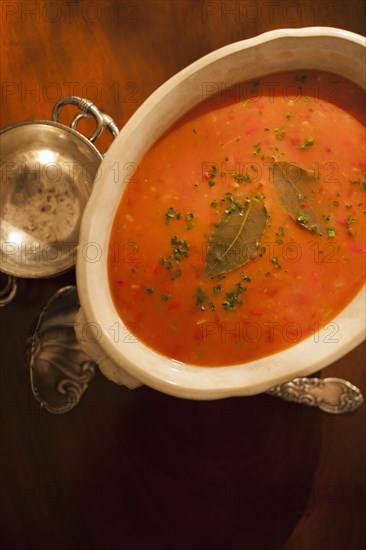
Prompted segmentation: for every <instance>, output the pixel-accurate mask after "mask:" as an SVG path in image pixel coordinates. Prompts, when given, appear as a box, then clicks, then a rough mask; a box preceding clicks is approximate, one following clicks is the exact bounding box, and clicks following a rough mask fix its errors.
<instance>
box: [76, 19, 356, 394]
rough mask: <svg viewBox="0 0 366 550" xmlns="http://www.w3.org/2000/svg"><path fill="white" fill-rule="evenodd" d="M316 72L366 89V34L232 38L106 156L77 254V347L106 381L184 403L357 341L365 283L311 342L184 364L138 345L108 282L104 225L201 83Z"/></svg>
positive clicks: (303, 366) (306, 365)
mask: <svg viewBox="0 0 366 550" xmlns="http://www.w3.org/2000/svg"><path fill="white" fill-rule="evenodd" d="M293 69H299V70H302V69H320V70H326V71H331V72H335V73H337V74H339V75H341V76H344V77H346V78H348V79H350V80H352V81H354V82H355V83H357V84H358V85H360V86H362V87H363V88H365V39H364V38H363V37H361V36H358V35H356V34H353V33H350V32H347V31H344V30H340V29H334V28H327V27H310V28H303V29H280V30H275V31H271V32H268V33H265V34H262V35H260V36H258V37H256V38H251V39H249V40H244V41H242V42H237V43H234V44H231V45H229V46H225V47H224V48H221V49H219V50H217V51H214V52H212V53H210V54H208V55H206V56H205V57H203V58H201V59H199V60H198V61H196V62H195V63H193V64H192V65H190V66H189V67H187V68H186V69H184V70H182V71H181V72H179V73H178V74H177V75H176V76H174V77H173V78H171V79H170V80H168V81H167V82H166V83H165V84H163V85H162V86H161V87H160V88H159V89H158V90H157V91H156V92H154V93H153V94H152V95H151V96H150V97H149V98H148V99H147V100H146V101H145V102H144V103H143V105H142V106H141V107H140V108H139V109H138V110H137V111H136V113H135V114H134V115H133V116H132V118H131V119H130V120H129V121H128V123H127V124H126V126H125V127H124V128H123V129H122V130H121V132H120V134H119V135H118V137H117V139H116V140H115V141H114V143H113V144H112V146H111V147H110V149H109V151H108V154H107V155H106V157H105V158H104V160H103V162H102V165H101V169H100V173H99V175H98V177H97V179H96V182H95V185H94V190H93V192H92V195H91V197H90V200H89V202H88V205H87V208H86V210H85V214H84V217H83V220H82V226H81V233H80V245H79V252H78V258H77V285H78V291H79V296H80V303H81V308H82V309H81V311H80V313H79V316H78V319H77V322H76V332H77V335H78V338H79V340H80V342H81V343H82V346H83V347H84V348H85V350H86V351H87V352H88V353H89V355H91V356H92V357H93V358H94V359H95V360H96V361H97V362H98V364H99V366H100V369H101V370H102V372H103V373H104V374H105V376H107V377H108V378H109V379H110V380H112V381H114V382H116V383H118V384H124V385H126V386H128V387H131V388H132V387H137V386H139V385H141V384H147V385H149V386H151V387H153V388H156V389H158V390H160V391H162V392H165V393H168V394H171V395H175V396H179V397H186V398H191V399H216V398H220V397H227V396H234V395H251V394H255V393H260V392H263V391H265V390H267V389H269V388H270V387H272V386H274V385H276V384H279V383H282V382H285V381H287V380H291V379H293V378H296V377H298V376H304V375H308V374H311V373H313V372H315V371H317V370H319V369H321V368H323V367H325V366H327V365H329V364H330V363H332V362H334V361H335V360H336V359H338V358H339V357H341V356H343V355H345V354H346V353H347V352H349V351H350V350H351V349H352V348H354V347H355V346H357V345H358V344H359V343H360V342H361V341H362V340H363V338H364V333H365V288H363V289H362V291H361V292H360V293H359V294H358V295H357V296H356V297H355V298H354V300H353V301H352V302H351V303H350V304H349V305H348V306H347V307H346V308H345V309H344V310H343V311H342V312H341V313H340V315H338V317H337V318H335V319H334V327H336V328H337V333H336V334H334V336H333V338H331V340H332V341H329V335H330V332H329V329H328V330H327V331H324V330H321V331H320V333H319V335H318V341H314V337H311V338H308V339H306V340H304V341H302V342H300V343H298V344H296V345H294V346H293V347H291V348H289V349H287V350H285V351H282V352H280V353H277V354H274V355H271V356H269V357H265V358H263V359H259V360H256V361H252V362H249V363H245V364H242V365H235V366H227V367H215V368H207V367H198V366H193V365H186V364H181V363H179V362H177V361H174V360H171V359H169V358H167V357H164V356H162V355H159V354H158V353H156V352H155V351H152V350H151V349H150V348H148V347H146V346H145V345H144V344H142V343H140V342H137V341H136V340H135V339H134V338H133V337H132V336H131V335H129V333H128V331H127V330H126V329H125V328H124V327H123V323H122V321H121V320H120V318H119V316H118V313H117V311H116V309H115V307H114V305H113V302H112V299H111V295H110V292H109V286H108V276H107V250H108V242H109V236H110V231H111V226H112V222H113V218H114V215H115V211H116V208H117V205H118V203H119V200H120V197H121V195H122V193H123V191H124V189H125V186H126V183H127V181H128V177H129V174H130V173H131V170H132V167H133V166H134V165H135V164H137V163H138V162H139V161H140V159H141V157H142V156H143V155H144V153H145V152H146V151H147V150H148V149H149V148H150V146H151V145H152V144H153V143H154V142H155V141H156V140H157V139H158V138H159V136H160V135H161V134H162V133H163V132H164V131H165V130H166V129H168V128H169V127H170V126H171V125H172V124H173V123H174V122H175V121H176V120H177V119H179V118H180V117H181V116H182V115H183V114H184V113H186V112H187V111H188V110H190V109H191V108H192V107H193V106H195V105H197V104H198V103H200V102H201V100H202V90H203V87H204V86H206V85H207V83H216V84H217V85H220V84H221V83H222V82H224V83H225V85H226V86H230V85H233V84H235V83H238V82H241V81H243V80H246V81H247V80H249V81H250V80H254V79H256V78H258V77H261V76H264V75H266V74H270V73H275V72H280V71H285V70H293Z"/></svg>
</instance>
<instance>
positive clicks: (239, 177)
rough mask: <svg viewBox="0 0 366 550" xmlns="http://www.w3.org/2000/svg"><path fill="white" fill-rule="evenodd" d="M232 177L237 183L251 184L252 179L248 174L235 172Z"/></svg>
mask: <svg viewBox="0 0 366 550" xmlns="http://www.w3.org/2000/svg"><path fill="white" fill-rule="evenodd" d="M231 177H232V178H233V179H234V181H236V183H242V182H251V181H252V178H251V177H250V176H248V175H247V174H241V173H240V172H233V173H232V174H231Z"/></svg>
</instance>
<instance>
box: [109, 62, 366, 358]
mask: <svg viewBox="0 0 366 550" xmlns="http://www.w3.org/2000/svg"><path fill="white" fill-rule="evenodd" d="M215 91H216V92H217V91H218V90H217V89H216V90H215ZM206 92H207V90H206ZM364 101H365V95H364V91H363V90H362V89H361V88H359V87H358V86H356V85H355V84H353V83H351V82H350V81H348V80H346V79H343V78H341V77H339V76H338V75H334V74H330V73H323V72H318V71H301V72H292V73H289V72H286V73H282V74H276V75H270V76H268V77H265V78H261V79H260V80H259V81H256V82H246V83H242V84H240V85H239V84H238V85H236V86H234V87H231V88H226V87H225V86H224V85H222V86H221V87H220V90H219V93H216V95H215V96H212V97H210V96H208V94H207V93H206V96H205V97H203V101H202V103H201V104H200V105H199V106H198V107H196V108H195V109H194V110H193V111H191V112H190V113H189V114H187V115H186V116H185V117H184V118H183V119H181V120H180V121H179V122H178V123H177V124H176V125H175V126H174V127H173V128H171V129H170V130H169V131H168V132H166V133H165V134H164V135H163V136H162V137H161V138H160V139H159V141H158V142H157V143H155V144H154V146H153V147H152V148H151V149H150V150H149V151H148V152H147V153H146V155H145V156H144V157H143V159H142V160H141V162H140V164H139V166H138V167H137V169H136V171H135V173H134V174H133V176H132V177H131V179H130V181H129V183H128V185H127V187H126V189H125V191H124V193H123V196H122V199H121V201H120V204H119V206H118V208H117V211H116V215H115V219H114V221H113V227H112V231H111V236H110V244H109V257H108V272H109V284H110V290H111V294H112V298H113V300H114V304H115V307H116V309H117V311H118V313H119V315H120V317H121V319H122V321H123V323H124V325H125V326H126V327H127V328H128V329H129V330H131V331H132V332H133V333H134V335H135V336H136V337H137V338H138V339H139V340H140V341H142V342H143V343H145V344H146V345H147V346H149V347H151V348H153V349H154V350H156V351H158V352H160V353H161V354H163V355H165V356H168V357H170V358H172V359H175V360H177V361H181V362H185V363H189V364H193V365H200V366H218V365H229V364H239V363H245V362H247V361H251V360H254V359H258V358H260V357H263V356H267V355H270V354H273V353H276V352H278V351H280V350H282V349H284V348H286V347H289V346H291V345H294V344H296V343H297V342H299V341H300V340H302V339H304V338H306V337H309V336H311V337H312V338H314V341H315V342H317V341H318V340H319V330H320V328H322V327H324V329H325V332H322V338H326V339H327V341H329V342H330V343H331V342H333V341H337V340H338V339H339V338H340V337H341V327H339V326H338V325H337V324H336V323H335V322H334V321H332V320H333V319H334V318H335V316H336V315H337V314H338V313H339V312H340V311H341V310H342V309H343V308H344V307H345V306H346V305H347V304H348V303H349V302H350V300H351V299H352V298H353V297H354V296H355V295H356V293H357V292H358V291H359V290H360V289H361V287H362V285H363V283H364V277H365V257H364V253H365V172H366V167H365V150H366V149H365V147H366V142H365V120H364V118H365V113H364ZM324 334H325V336H324Z"/></svg>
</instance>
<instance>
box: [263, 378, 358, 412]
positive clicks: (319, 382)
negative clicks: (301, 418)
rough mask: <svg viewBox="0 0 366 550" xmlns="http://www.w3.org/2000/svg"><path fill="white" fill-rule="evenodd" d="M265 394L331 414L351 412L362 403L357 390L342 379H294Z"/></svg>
mask: <svg viewBox="0 0 366 550" xmlns="http://www.w3.org/2000/svg"><path fill="white" fill-rule="evenodd" d="M267 393H268V394H269V395H273V396H275V397H280V398H281V399H284V400H286V401H292V402H294V403H299V404H301V405H307V406H309V407H318V408H319V409H321V410H322V411H324V412H327V413H331V414H344V413H350V412H353V411H355V410H356V409H358V407H359V406H360V405H361V404H362V403H363V396H362V393H361V391H360V390H359V388H357V387H356V386H354V385H353V384H351V383H350V382H348V381H347V380H343V379H342V378H324V379H321V378H306V377H303V378H295V379H294V380H291V381H290V382H286V383H284V384H279V385H278V386H274V387H273V388H271V389H270V390H268V391H267Z"/></svg>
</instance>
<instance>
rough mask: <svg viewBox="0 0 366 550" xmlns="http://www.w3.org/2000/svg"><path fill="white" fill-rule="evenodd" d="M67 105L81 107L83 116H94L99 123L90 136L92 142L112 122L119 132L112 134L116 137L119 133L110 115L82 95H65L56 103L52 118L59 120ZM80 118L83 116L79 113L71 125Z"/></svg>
mask: <svg viewBox="0 0 366 550" xmlns="http://www.w3.org/2000/svg"><path fill="white" fill-rule="evenodd" d="M65 105H75V106H76V107H79V109H80V111H81V113H80V115H81V116H87V117H90V118H94V120H95V122H96V124H97V127H96V128H95V130H94V132H93V133H92V135H91V136H90V137H89V138H88V139H89V141H91V142H92V143H93V142H94V141H95V140H96V139H98V137H99V136H100V135H101V133H102V132H103V130H104V128H108V126H111V124H113V130H114V131H116V132H117V133H116V134H112V135H114V137H115V136H116V135H117V134H118V129H117V126H116V125H115V124H114V122H113V120H112V119H111V118H110V117H109V116H108V115H105V114H104V113H101V112H100V111H99V109H98V107H96V106H95V105H94V103H93V102H92V101H90V100H89V99H84V98H82V97H78V96H75V95H72V96H67V97H63V98H62V99H60V101H58V102H57V103H56V105H55V106H54V108H53V111H52V120H53V121H54V122H59V116H60V112H61V109H62V108H63V107H65ZM79 118H81V117H80V116H79V117H78V115H76V117H74V120H73V123H72V124H74V126H71V127H72V128H75V126H76V124H77V121H78V120H79ZM75 119H76V120H75ZM107 119H108V122H107ZM108 129H109V128H108Z"/></svg>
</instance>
